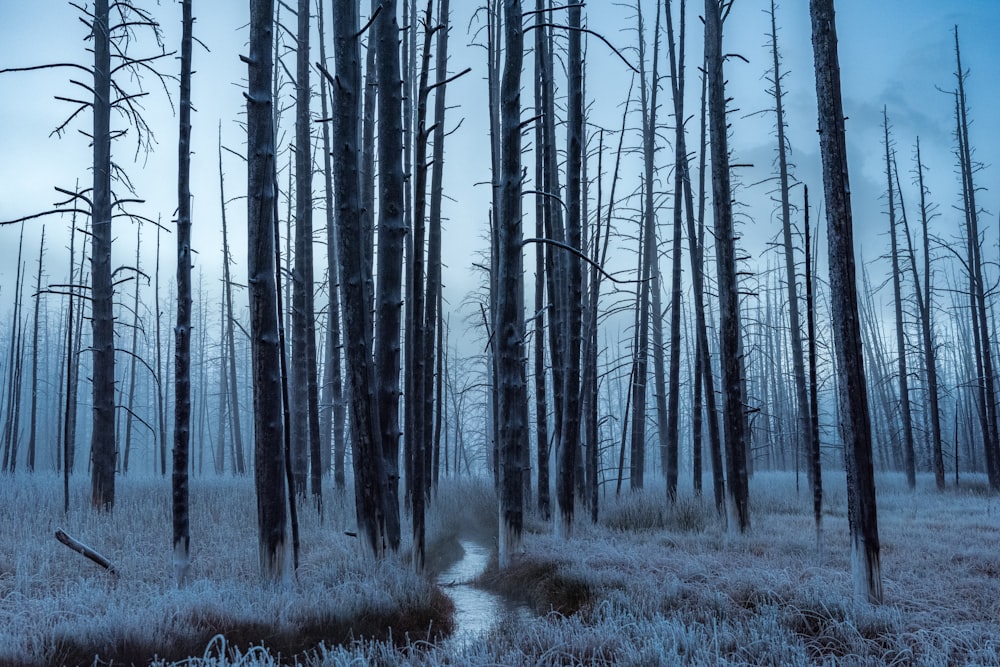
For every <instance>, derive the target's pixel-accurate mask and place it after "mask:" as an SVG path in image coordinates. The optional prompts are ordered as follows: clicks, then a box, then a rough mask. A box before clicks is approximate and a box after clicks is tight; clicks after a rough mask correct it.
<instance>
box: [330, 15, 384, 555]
mask: <svg viewBox="0 0 1000 667" xmlns="http://www.w3.org/2000/svg"><path fill="white" fill-rule="evenodd" d="M331 18H332V20H333V26H334V29H333V33H334V34H333V43H334V60H335V62H336V79H333V78H332V77H330V79H331V84H332V85H331V87H332V88H333V90H335V91H336V93H335V94H334V96H333V118H334V123H333V132H332V135H333V141H332V142H331V143H332V145H333V147H334V155H333V157H334V161H333V164H334V170H333V185H334V193H335V195H336V201H337V209H336V218H337V231H338V233H339V239H340V245H339V248H338V249H339V251H340V257H339V259H340V265H341V271H342V286H341V288H342V290H343V297H344V298H343V315H344V340H345V343H346V345H345V361H346V367H347V369H348V373H347V379H348V386H349V393H350V397H351V399H350V408H351V418H350V425H351V441H352V444H353V449H354V456H353V461H354V493H355V500H356V512H357V520H358V528H359V531H360V532H361V533H362V534H363V535H364V544H365V546H366V547H367V548H368V549H369V550H370V552H371V553H372V554H374V555H381V554H382V553H384V550H385V548H386V537H385V535H384V527H385V523H384V521H383V515H384V513H385V512H386V509H387V508H386V505H385V502H386V500H385V499H386V485H387V482H386V477H385V472H384V468H383V463H384V457H383V451H382V435H381V430H380V428H379V416H378V401H377V397H376V383H375V365H374V363H373V358H372V319H371V317H372V297H371V292H370V290H369V282H368V276H370V275H371V274H370V272H369V271H368V267H369V266H370V264H369V262H370V257H371V255H370V254H369V252H370V250H369V248H368V242H367V225H366V221H365V219H364V217H363V215H362V206H363V201H362V200H363V198H362V183H363V180H362V178H363V177H362V156H361V147H360V146H359V143H358V138H359V137H360V136H361V133H360V131H359V130H360V129H361V128H360V125H361V120H360V119H361V94H362V90H361V62H360V48H359V39H360V35H359V26H358V3H357V2H356V0H335V1H334V3H333V12H332V17H331ZM397 511H398V510H397Z"/></svg>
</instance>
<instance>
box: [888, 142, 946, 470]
mask: <svg viewBox="0 0 1000 667" xmlns="http://www.w3.org/2000/svg"><path fill="white" fill-rule="evenodd" d="M916 159H917V182H918V185H919V187H920V221H921V229H922V230H923V244H924V262H923V264H924V285H923V291H921V288H920V275H919V274H918V273H917V257H916V253H914V252H913V241H912V240H911V238H910V228H909V225H908V224H907V220H906V209H905V208H904V209H903V229H904V231H905V232H906V244H907V248H908V249H909V254H910V270H911V271H912V273H913V285H914V289H915V292H916V297H917V306H918V310H919V311H920V331H921V342H922V343H923V352H924V372H925V373H926V374H927V394H928V397H929V399H930V406H929V409H930V415H929V416H930V422H931V467H932V468H933V470H934V481H935V483H936V484H937V488H938V490H941V489H944V486H945V482H944V454H943V452H942V446H941V439H942V438H941V407H940V394H939V391H938V377H937V359H936V356H937V353H936V352H935V349H934V325H933V321H932V313H933V308H932V302H931V255H930V237H929V235H928V233H927V223H928V221H929V217H930V216H929V211H928V206H927V186H926V185H924V165H923V163H922V162H921V160H920V139H919V138H918V139H917V157H916ZM896 181H897V189H899V187H898V183H899V171H898V170H897V171H896ZM955 471H956V473H957V472H958V459H957V457H956V460H955Z"/></svg>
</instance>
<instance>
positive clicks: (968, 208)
mask: <svg viewBox="0 0 1000 667" xmlns="http://www.w3.org/2000/svg"><path fill="white" fill-rule="evenodd" d="M955 60H956V62H957V69H956V78H957V80H958V90H957V94H956V99H955V104H956V124H957V131H956V134H957V136H958V154H959V170H960V171H961V174H962V195H963V196H962V199H963V205H964V206H963V208H964V210H965V228H966V244H967V251H968V258H967V265H968V269H969V297H970V302H971V303H970V306H971V309H972V315H973V316H972V323H973V341H974V343H975V345H976V359H977V365H978V367H979V369H980V371H981V372H979V379H978V385H979V387H980V404H981V406H982V407H981V408H980V411H981V413H982V414H983V416H984V417H985V420H984V422H983V450H984V453H985V455H986V472H987V475H988V477H989V481H990V486H991V487H993V488H994V489H1000V426H998V420H997V401H996V385H995V382H994V377H993V350H992V346H991V344H990V341H991V336H990V332H989V327H988V325H987V312H986V286H985V283H984V280H983V260H982V251H981V248H980V237H979V209H978V208H977V205H976V185H975V182H974V178H973V175H974V171H975V166H974V164H973V161H972V148H971V146H970V145H969V108H968V103H967V101H966V97H965V78H966V73H965V70H963V69H962V54H961V50H960V48H959V42H958V27H957V26H956V27H955Z"/></svg>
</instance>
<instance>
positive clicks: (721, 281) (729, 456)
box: [705, 0, 750, 532]
mask: <svg viewBox="0 0 1000 667" xmlns="http://www.w3.org/2000/svg"><path fill="white" fill-rule="evenodd" d="M705 59H706V71H707V73H708V113H709V131H710V134H711V140H712V212H713V215H714V221H715V226H714V230H715V255H716V270H717V273H718V289H719V354H720V357H721V362H722V413H723V421H724V423H725V428H724V430H725V434H726V472H727V473H728V478H729V489H728V491H729V493H728V498H729V503H730V505H731V506H732V510H733V514H734V516H735V519H736V525H737V527H738V528H739V530H740V532H745V531H746V530H747V529H749V527H750V507H749V498H748V489H747V463H746V451H747V449H746V432H745V423H746V422H745V419H744V415H743V400H742V395H741V394H742V392H741V381H740V378H741V367H742V364H741V359H742V353H741V350H742V347H741V345H740V310H739V281H738V279H737V273H736V253H735V241H734V238H733V211H732V188H731V185H730V175H729V148H728V140H727V123H726V92H725V78H724V76H723V67H722V62H723V58H722V6H721V4H720V2H719V0H705Z"/></svg>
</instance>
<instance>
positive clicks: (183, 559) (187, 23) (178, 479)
mask: <svg viewBox="0 0 1000 667" xmlns="http://www.w3.org/2000/svg"><path fill="white" fill-rule="evenodd" d="M181 12H182V18H181V82H180V83H181V86H180V87H181V90H180V113H179V121H180V122H179V125H180V128H179V132H180V134H179V137H180V139H179V141H178V142H177V143H178V148H177V155H178V163H177V172H178V174H177V326H176V328H175V329H174V332H175V333H174V346H175V347H174V350H175V351H174V356H175V358H176V362H175V364H174V451H173V465H174V469H173V474H172V476H171V486H172V488H173V524H174V526H173V527H174V578H175V580H176V582H177V586H178V587H181V586H183V585H184V581H185V579H186V577H187V573H188V569H189V567H190V564H191V529H190V518H189V515H188V452H189V450H190V446H191V303H192V301H191V261H192V259H191V50H192V43H193V41H194V39H193V36H192V29H193V26H194V18H193V17H192V15H191V0H182V2H181Z"/></svg>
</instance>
